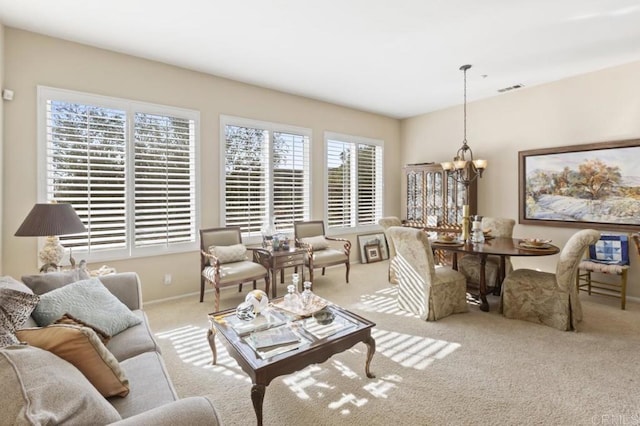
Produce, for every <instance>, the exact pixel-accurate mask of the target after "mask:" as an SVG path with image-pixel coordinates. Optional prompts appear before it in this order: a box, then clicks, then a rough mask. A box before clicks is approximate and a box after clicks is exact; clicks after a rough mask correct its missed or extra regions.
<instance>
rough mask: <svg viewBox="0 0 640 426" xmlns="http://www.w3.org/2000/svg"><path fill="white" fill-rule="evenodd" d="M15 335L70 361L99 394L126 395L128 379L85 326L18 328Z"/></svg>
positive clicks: (109, 353)
mask: <svg viewBox="0 0 640 426" xmlns="http://www.w3.org/2000/svg"><path fill="white" fill-rule="evenodd" d="M16 336H17V337H18V339H20V340H21V341H23V342H26V343H28V344H29V345H31V346H36V347H38V348H41V349H45V350H47V351H49V352H51V353H53V354H55V355H57V356H59V357H60V358H62V359H64V360H65V361H68V362H70V363H71V364H73V365H74V366H75V367H76V368H77V369H78V370H80V371H81V372H82V374H84V375H85V377H86V378H87V379H88V380H89V381H90V382H91V384H93V386H95V388H96V389H97V390H98V392H100V393H101V394H102V396H105V397H108V396H114V395H117V396H127V394H128V393H129V380H127V378H126V377H125V375H124V372H123V371H122V369H121V368H120V364H119V363H118V361H117V360H116V358H115V357H114V356H113V354H112V353H111V352H109V350H108V349H107V348H106V347H105V346H104V344H103V343H102V342H101V341H100V339H99V338H98V335H97V334H96V332H95V331H93V330H92V329H90V328H88V327H82V326H76V325H66V324H55V325H49V326H47V327H43V328H25V329H22V330H18V331H17V332H16Z"/></svg>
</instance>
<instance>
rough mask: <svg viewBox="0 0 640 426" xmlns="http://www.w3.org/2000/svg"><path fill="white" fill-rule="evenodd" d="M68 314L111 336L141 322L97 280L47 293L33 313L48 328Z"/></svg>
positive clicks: (78, 283) (40, 323)
mask: <svg viewBox="0 0 640 426" xmlns="http://www.w3.org/2000/svg"><path fill="white" fill-rule="evenodd" d="M66 313H69V314H71V315H72V316H73V317H75V318H77V319H79V320H81V321H83V322H85V323H87V324H91V325H92V326H94V327H97V328H99V329H100V330H102V331H104V332H105V333H107V334H108V335H110V336H115V335H116V334H118V333H120V332H121V331H123V330H125V329H127V328H129V327H131V326H134V325H136V324H140V322H141V320H140V318H138V317H137V316H135V315H134V314H133V313H132V312H131V311H130V310H129V308H127V306H126V305H125V304H124V303H122V302H121V301H120V300H118V298H117V297H115V296H114V295H113V294H112V293H111V292H110V291H109V290H108V289H107V288H106V287H105V286H104V284H102V283H101V282H100V280H99V279H97V278H90V279H88V280H82V281H77V282H75V283H71V284H68V285H66V286H64V287H60V288H58V289H55V290H51V291H49V292H47V293H45V294H43V295H42V296H40V303H38V306H36V309H35V310H34V311H33V318H34V319H35V320H36V322H37V323H38V325H39V326H40V327H44V326H47V325H49V324H51V323H53V322H54V321H56V320H57V319H58V318H60V317H61V316H62V315H64V314H66Z"/></svg>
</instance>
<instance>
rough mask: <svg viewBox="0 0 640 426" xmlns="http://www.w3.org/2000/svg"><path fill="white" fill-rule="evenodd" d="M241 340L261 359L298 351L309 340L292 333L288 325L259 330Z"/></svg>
mask: <svg viewBox="0 0 640 426" xmlns="http://www.w3.org/2000/svg"><path fill="white" fill-rule="evenodd" d="M243 340H244V341H245V342H246V343H247V344H248V345H249V346H251V347H252V348H253V349H254V350H255V351H256V353H257V354H258V356H259V357H260V358H262V359H267V358H271V357H273V356H275V355H278V354H281V353H284V352H288V351H291V350H294V349H298V348H299V347H300V346H302V345H304V344H307V343H309V340H307V339H305V338H304V337H302V336H300V335H299V334H298V333H296V332H294V331H293V330H292V329H291V327H289V326H288V325H281V326H278V327H273V328H269V329H267V330H260V331H256V332H253V333H251V334H249V335H248V336H246V337H244V338H243Z"/></svg>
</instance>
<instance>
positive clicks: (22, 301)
mask: <svg viewBox="0 0 640 426" xmlns="http://www.w3.org/2000/svg"><path fill="white" fill-rule="evenodd" d="M38 300H40V297H38V296H37V295H35V294H29V293H24V292H22V291H18V290H13V289H11V288H0V347H4V346H9V345H15V344H18V343H19V341H18V340H17V339H16V336H15V334H14V333H15V331H16V329H18V328H20V327H22V325H24V323H25V322H27V319H28V318H29V316H30V315H31V312H33V309H34V308H35V307H36V305H37V304H38Z"/></svg>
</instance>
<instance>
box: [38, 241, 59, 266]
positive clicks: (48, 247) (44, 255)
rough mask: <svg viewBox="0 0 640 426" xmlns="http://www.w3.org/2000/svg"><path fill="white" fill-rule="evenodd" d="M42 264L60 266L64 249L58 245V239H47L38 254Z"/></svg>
mask: <svg viewBox="0 0 640 426" xmlns="http://www.w3.org/2000/svg"><path fill="white" fill-rule="evenodd" d="M39 257H40V260H41V261H42V263H44V264H45V265H46V264H54V265H60V262H61V261H62V258H63V257H64V247H62V245H61V244H60V238H58V237H56V236H50V237H47V240H46V242H45V244H44V246H43V247H42V250H40V254H39Z"/></svg>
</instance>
